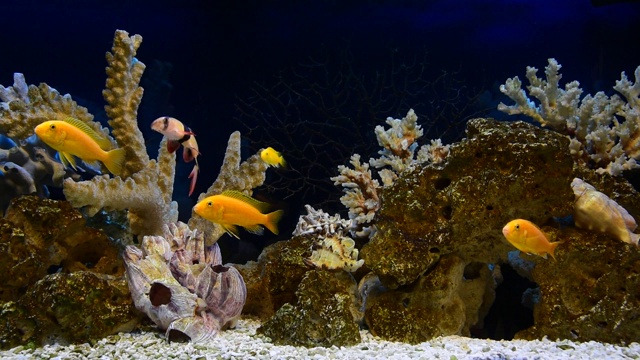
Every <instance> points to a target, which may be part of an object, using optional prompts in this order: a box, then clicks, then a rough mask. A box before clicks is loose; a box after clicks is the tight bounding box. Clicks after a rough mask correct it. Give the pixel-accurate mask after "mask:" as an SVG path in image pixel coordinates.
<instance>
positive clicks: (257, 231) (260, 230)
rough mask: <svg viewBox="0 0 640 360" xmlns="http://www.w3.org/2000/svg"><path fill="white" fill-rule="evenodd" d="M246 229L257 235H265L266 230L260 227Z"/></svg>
mask: <svg viewBox="0 0 640 360" xmlns="http://www.w3.org/2000/svg"><path fill="white" fill-rule="evenodd" d="M245 229H246V230H247V231H248V232H250V233H252V234H256V235H262V234H264V228H263V227H262V226H260V225H253V226H249V227H245Z"/></svg>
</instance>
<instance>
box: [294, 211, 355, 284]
mask: <svg viewBox="0 0 640 360" xmlns="http://www.w3.org/2000/svg"><path fill="white" fill-rule="evenodd" d="M305 208H306V209H307V215H302V216H300V219H299V220H298V224H297V225H296V229H295V230H294V232H293V235H294V236H300V235H311V236H313V245H312V246H311V249H312V250H313V252H312V253H311V256H310V257H309V258H305V259H303V261H304V263H305V264H307V265H308V266H311V267H315V268H321V269H329V270H336V269H344V270H346V271H348V272H354V271H356V270H358V269H359V268H360V267H361V266H362V265H363V264H364V260H362V259H360V260H358V249H356V248H355V245H356V243H355V241H354V240H353V239H351V238H350V237H347V236H345V234H346V233H347V232H348V231H349V229H350V227H351V223H352V221H351V220H345V219H341V218H340V216H339V215H334V216H329V214H327V213H325V212H324V211H322V210H315V209H314V208H313V207H311V206H309V205H305Z"/></svg>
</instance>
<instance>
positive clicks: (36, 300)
mask: <svg viewBox="0 0 640 360" xmlns="http://www.w3.org/2000/svg"><path fill="white" fill-rule="evenodd" d="M4 307H5V308H3V309H2V312H0V321H2V322H3V323H6V326H5V329H4V331H3V335H2V345H3V347H5V345H9V346H14V345H15V344H16V340H19V341H18V342H17V343H22V344H24V343H25V342H31V343H34V344H36V345H41V344H52V343H59V344H68V343H81V342H87V341H90V340H99V339H101V338H103V337H105V336H107V335H109V334H115V333H118V332H120V331H125V332H127V331H131V330H132V329H133V328H134V327H135V326H136V325H137V324H138V322H139V321H140V318H141V317H140V314H139V313H137V312H136V310H135V308H134V306H133V301H132V300H131V295H130V293H129V289H128V288H127V284H126V282H125V280H124V278H123V277H119V278H116V277H114V276H111V275H103V274H97V273H94V272H89V271H78V272H73V273H69V274H65V273H58V274H52V275H47V276H46V277H45V278H44V279H42V280H40V281H38V282H37V283H36V284H35V285H34V286H32V287H31V288H30V289H29V290H28V291H27V293H26V294H25V295H24V296H23V297H22V298H21V299H20V301H17V302H10V303H5V304H4ZM12 342H13V345H12V344H11V343H12Z"/></svg>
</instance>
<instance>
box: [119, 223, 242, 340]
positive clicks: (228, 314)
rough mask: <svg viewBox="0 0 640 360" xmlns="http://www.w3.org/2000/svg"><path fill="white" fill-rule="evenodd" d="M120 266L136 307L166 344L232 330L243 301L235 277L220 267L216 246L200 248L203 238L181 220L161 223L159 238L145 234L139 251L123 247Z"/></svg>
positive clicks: (229, 269)
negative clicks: (161, 233) (156, 329)
mask: <svg viewBox="0 0 640 360" xmlns="http://www.w3.org/2000/svg"><path fill="white" fill-rule="evenodd" d="M124 263H125V266H126V269H127V271H126V276H127V283H128V284H129V289H130V290H131V294H132V296H133V301H134V303H135V305H136V308H137V309H138V310H140V311H142V312H144V313H145V314H147V316H149V318H150V319H151V320H152V321H153V322H154V323H156V325H158V326H159V327H160V328H161V329H163V330H166V338H167V339H168V340H176V339H181V338H184V337H185V336H186V337H187V338H188V339H189V340H191V341H193V342H196V343H197V342H203V341H208V340H211V339H212V338H213V337H215V336H216V334H217V333H218V332H219V331H220V330H222V329H224V328H227V327H229V326H231V327H233V326H235V322H236V321H237V319H238V317H239V316H240V312H241V311H242V307H243V306H244V303H245V301H246V298H247V289H246V287H245V284H244V281H243V279H242V276H241V275H240V273H239V272H238V271H237V270H236V269H235V268H233V267H231V266H223V265H222V257H221V255H220V249H219V247H218V244H213V245H211V246H205V244H204V237H203V234H202V233H200V232H198V230H191V229H189V227H188V226H187V225H186V224H184V223H181V222H178V223H177V224H168V225H165V226H164V233H163V236H145V237H144V238H143V240H142V249H138V248H137V247H135V246H128V247H127V249H126V251H125V255H124Z"/></svg>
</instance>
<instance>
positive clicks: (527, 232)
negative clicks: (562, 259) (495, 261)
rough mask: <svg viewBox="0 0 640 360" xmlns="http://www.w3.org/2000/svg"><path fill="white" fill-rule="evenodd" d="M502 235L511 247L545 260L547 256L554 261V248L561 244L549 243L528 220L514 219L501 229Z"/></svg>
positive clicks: (559, 242) (540, 231)
mask: <svg viewBox="0 0 640 360" xmlns="http://www.w3.org/2000/svg"><path fill="white" fill-rule="evenodd" d="M502 234H504V237H505V238H507V240H508V241H509V242H510V243H511V245H513V246H515V247H516V248H517V249H518V250H520V251H522V252H525V253H527V254H535V255H538V256H542V257H543V258H545V259H546V258H547V254H549V255H551V257H552V258H553V259H554V260H555V258H556V257H555V256H554V252H555V250H556V247H557V246H558V245H560V244H561V243H562V241H558V242H553V243H552V242H549V240H548V239H547V236H546V235H545V234H544V233H543V232H542V230H540V228H538V227H537V226H536V225H535V224H534V223H532V222H531V221H528V220H523V219H516V220H513V221H510V222H509V223H508V224H507V225H505V226H504V228H502Z"/></svg>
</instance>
